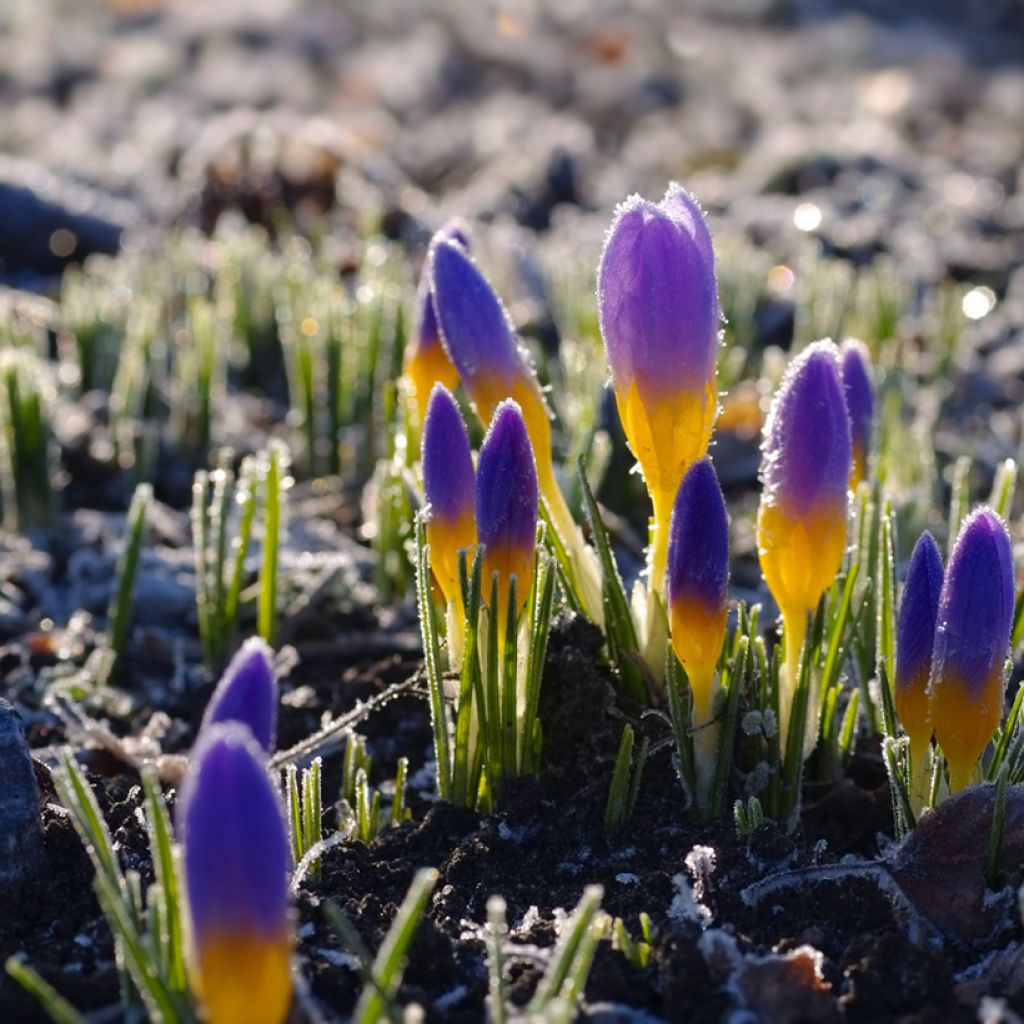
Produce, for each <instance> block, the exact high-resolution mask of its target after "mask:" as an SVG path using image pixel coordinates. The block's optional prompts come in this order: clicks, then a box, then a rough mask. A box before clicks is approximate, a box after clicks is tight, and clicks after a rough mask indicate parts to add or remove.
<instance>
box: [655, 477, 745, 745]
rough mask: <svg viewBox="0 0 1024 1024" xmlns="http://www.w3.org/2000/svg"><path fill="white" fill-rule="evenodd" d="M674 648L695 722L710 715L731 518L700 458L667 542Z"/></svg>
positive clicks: (682, 487)
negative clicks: (691, 700) (686, 681)
mask: <svg viewBox="0 0 1024 1024" xmlns="http://www.w3.org/2000/svg"><path fill="white" fill-rule="evenodd" d="M666 583H667V591H668V611H669V624H670V626H671V630H672V648H673V650H674V651H675V653H676V657H677V658H678V659H679V661H680V663H681V664H682V666H683V668H685V669H686V674H687V676H688V678H689V680H690V688H691V690H692V692H693V699H694V718H695V724H697V725H703V724H704V723H706V722H707V721H708V719H709V717H710V712H711V696H712V682H713V679H714V674H715V666H716V664H717V662H718V656H719V654H720V653H721V650H722V640H723V638H724V636H725V618H726V602H727V595H728V585H729V520H728V516H727V515H726V511H725V499H724V498H723V497H722V488H721V487H720V486H719V483H718V477H717V476H716V474H715V470H714V467H713V466H712V464H711V460H710V459H708V458H707V457H705V458H703V459H699V460H698V461H697V462H695V463H694V464H693V465H692V466H691V467H690V468H689V469H688V470H687V471H686V475H685V476H684V477H683V482H682V483H681V484H680V485H679V493H678V494H677V495H676V500H675V505H674V507H673V509H672V521H671V526H670V528H669V539H668V570H667V577H666Z"/></svg>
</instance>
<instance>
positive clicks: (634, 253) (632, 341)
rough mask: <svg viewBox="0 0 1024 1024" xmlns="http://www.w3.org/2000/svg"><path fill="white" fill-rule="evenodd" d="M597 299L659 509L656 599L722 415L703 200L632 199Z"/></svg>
mask: <svg viewBox="0 0 1024 1024" xmlns="http://www.w3.org/2000/svg"><path fill="white" fill-rule="evenodd" d="M597 294H598V304H599V309H600V317H601V334H602V337H603V338H604V347H605V354H606V356H607V358H608V365H609V367H610V369H611V383H612V388H613V389H614V391H615V399H616V402H617V404H618V407H619V416H620V418H621V420H622V425H623V429H624V430H625V432H626V438H627V439H628V441H629V444H630V447H631V448H632V450H633V454H634V455H635V456H636V458H637V461H638V462H639V463H640V468H641V469H642V470H643V474H644V480H645V481H646V483H647V488H648V491H649V492H650V495H651V501H652V502H653V505H654V536H653V538H652V545H651V585H652V587H653V588H654V589H655V590H657V591H659V592H660V591H661V590H662V589H663V586H664V583H663V581H664V575H665V557H666V554H667V550H668V524H669V519H670V517H671V510H672V503H673V501H674V500H675V496H676V493H677V491H678V490H679V484H680V481H681V480H682V478H683V474H684V473H685V472H686V469H687V467H688V466H689V465H691V464H692V463H693V462H695V461H696V460H697V459H699V458H700V457H701V456H702V455H703V454H704V453H705V452H706V451H707V448H708V443H709V441H710V439H711V431H712V428H713V426H714V421H715V415H716V413H717V409H718V388H717V384H716V379H715V360H716V353H717V349H718V331H719V320H720V315H719V308H718V286H717V281H716V278H715V258H714V252H713V251H712V247H711V235H710V234H709V232H708V228H707V224H706V223H705V221H704V215H703V213H702V212H701V209H700V206H699V205H698V203H697V201H696V200H695V199H694V198H693V197H692V196H691V195H689V194H688V193H687V192H685V191H684V190H683V189H682V188H681V187H680V186H679V185H675V184H673V185H671V186H670V187H669V189H668V191H667V192H666V193H665V197H664V199H662V201H661V202H660V203H651V202H648V201H647V200H646V199H642V198H641V197H640V196H631V197H630V198H629V199H627V200H626V201H625V202H624V203H623V204H622V205H621V206H620V207H619V208H618V210H617V211H616V214H615V220H614V222H613V223H612V226H611V229H610V230H609V232H608V239H607V241H606V243H605V248H604V252H603V254H602V256H601V265H600V268H599V270H598V278H597Z"/></svg>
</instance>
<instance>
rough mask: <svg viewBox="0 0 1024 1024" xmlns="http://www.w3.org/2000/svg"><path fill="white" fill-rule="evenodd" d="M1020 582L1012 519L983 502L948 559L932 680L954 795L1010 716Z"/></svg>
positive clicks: (933, 707)
mask: <svg viewBox="0 0 1024 1024" xmlns="http://www.w3.org/2000/svg"><path fill="white" fill-rule="evenodd" d="M1013 584H1014V580H1013V553H1012V551H1011V549H1010V536H1009V534H1008V533H1007V532H1006V525H1005V523H1004V522H1003V521H1002V519H1000V518H999V516H998V515H996V513H995V512H993V511H992V509H990V508H987V507H985V506H983V507H981V508H979V509H978V510H977V511H975V512H973V513H972V514H971V515H970V516H968V518H967V519H966V520H964V524H963V526H962V527H961V528H960V533H959V535H958V537H957V540H956V544H955V546H954V547H953V553H952V555H951V556H950V559H949V566H948V568H947V569H946V578H945V580H944V582H943V584H942V592H941V594H940V596H939V612H938V625H937V626H936V630H935V652H934V655H933V658H932V675H931V682H930V683H929V686H928V692H929V697H930V700H931V703H930V711H931V721H932V726H933V727H934V729H935V738H936V740H938V743H939V746H941V747H942V752H943V754H945V755H946V761H947V763H948V765H949V788H950V791H951V792H954V793H955V792H957V791H958V790H960V789H963V787H964V786H966V785H967V784H968V782H970V780H971V775H972V774H973V771H974V766H975V764H976V763H977V761H978V758H980V757H981V755H982V753H983V752H984V750H985V747H986V746H987V745H988V742H989V740H990V739H992V734H993V733H994V732H995V730H996V727H997V726H998V725H999V722H1000V720H1001V718H1002V715H1003V664H1004V662H1005V661H1006V656H1007V654H1008V653H1009V647H1010V625H1011V622H1012V619H1013V604H1014V597H1013Z"/></svg>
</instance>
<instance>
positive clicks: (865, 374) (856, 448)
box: [840, 338, 875, 491]
mask: <svg viewBox="0 0 1024 1024" xmlns="http://www.w3.org/2000/svg"><path fill="white" fill-rule="evenodd" d="M840 369H841V372H842V375H843V392H844V393H845V395H846V411H847V412H848V413H849V414H850V439H851V441H852V446H853V469H852V471H851V473H850V489H851V490H854V491H855V490H856V489H857V487H858V486H859V485H860V482H861V481H862V480H863V479H864V478H865V476H867V471H868V456H869V455H870V454H871V427H872V422H873V419H874V414H875V392H874V388H872V386H871V358H870V356H869V355H868V350H867V348H865V346H864V344H863V343H862V342H860V341H857V340H856V339H855V338H847V339H846V341H844V342H843V348H842V362H841V364H840Z"/></svg>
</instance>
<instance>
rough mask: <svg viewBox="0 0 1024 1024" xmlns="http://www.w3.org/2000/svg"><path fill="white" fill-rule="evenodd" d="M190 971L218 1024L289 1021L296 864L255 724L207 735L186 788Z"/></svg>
mask: <svg viewBox="0 0 1024 1024" xmlns="http://www.w3.org/2000/svg"><path fill="white" fill-rule="evenodd" d="M178 831H179V837H180V839H181V842H182V846H183V849H184V865H185V889H186V894H187V898H188V909H189V919H190V928H191V931H190V935H191V946H190V970H191V972H192V977H193V987H194V988H195V990H196V995H197V996H198V997H199V999H200V1001H201V1002H202V1003H203V1005H204V1006H205V1007H206V1012H207V1019H208V1020H209V1021H210V1024H281V1021H283V1020H284V1019H285V1016H286V1015H287V1013H288V1007H289V1005H290V1003H291V995H292V982H291V951H292V927H291V912H290V907H289V899H288V885H289V879H288V874H289V868H290V857H289V847H288V832H287V828H286V825H285V818H284V811H283V809H282V807H281V801H280V798H279V796H278V793H277V789H276V788H275V786H274V783H273V781H272V780H271V778H270V775H269V774H268V773H267V769H266V763H265V757H264V752H263V750H262V748H261V747H260V746H259V744H257V743H256V741H255V740H254V739H253V737H252V734H251V733H250V732H249V730H248V729H247V728H245V726H243V725H240V724H239V723H237V722H233V723H228V724H225V725H214V726H212V727H211V728H210V729H209V730H208V731H206V732H205V733H204V735H203V736H202V737H201V738H200V741H199V743H198V744H197V746H196V749H195V750H194V752H193V755H192V762H191V764H190V765H189V769H188V772H187V774H186V776H185V781H184V784H183V785H182V790H181V797H180V802H179V805H178Z"/></svg>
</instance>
